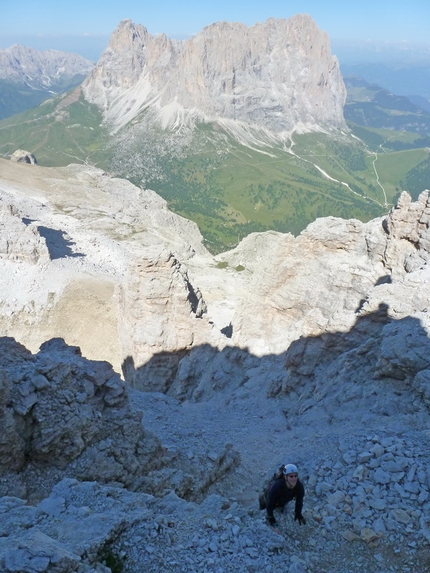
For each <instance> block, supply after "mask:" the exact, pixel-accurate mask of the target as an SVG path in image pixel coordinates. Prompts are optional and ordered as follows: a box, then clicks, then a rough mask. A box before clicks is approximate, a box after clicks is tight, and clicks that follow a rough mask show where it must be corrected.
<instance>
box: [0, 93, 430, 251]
mask: <svg viewBox="0 0 430 573" xmlns="http://www.w3.org/2000/svg"><path fill="white" fill-rule="evenodd" d="M141 120H142V121H141V122H140V123H135V124H134V125H133V126H128V127H127V128H124V129H123V130H122V131H121V132H119V133H117V134H115V135H114V136H111V135H109V133H108V130H107V129H106V128H105V127H104V126H103V124H102V116H101V113H100V111H99V110H98V108H96V107H95V106H92V105H89V104H88V103H87V102H86V101H85V100H84V99H83V97H82V95H81V93H80V90H79V89H76V90H75V91H73V92H70V93H69V94H67V95H66V96H64V97H62V98H56V99H54V100H49V101H47V102H45V103H43V104H42V105H40V106H39V107H38V108H36V109H33V110H30V111H27V112H24V113H22V114H20V115H17V116H14V117H12V118H8V119H6V120H3V121H1V122H0V153H1V154H3V155H6V156H7V155H10V154H11V153H13V151H15V150H16V149H18V148H23V149H26V150H27V151H30V152H32V153H34V154H35V156H36V158H37V160H38V162H39V163H40V164H42V165H51V166H57V165H66V164H68V163H71V162H82V163H90V164H93V165H96V166H98V167H101V168H103V169H106V170H109V171H111V172H113V173H115V174H116V175H118V176H121V177H125V178H127V179H129V180H131V181H132V182H133V183H135V184H137V185H141V186H144V187H148V188H151V189H154V190H155V191H157V192H158V193H159V194H160V195H161V196H162V197H164V198H165V199H166V200H167V202H168V204H169V207H170V208H171V209H172V210H173V211H175V212H176V213H179V214H181V215H183V216H185V217H187V218H189V219H191V220H193V221H195V222H196V223H197V224H198V225H199V227H200V229H201V232H202V234H203V236H204V237H205V240H206V244H207V246H208V248H209V249H210V250H211V251H213V252H219V251H222V250H225V249H227V248H230V247H232V246H234V245H236V244H237V242H238V241H239V240H240V239H242V238H243V237H244V236H246V235H247V234H249V233H250V232H252V231H264V230H267V229H274V230H278V231H282V232H291V233H293V234H298V233H299V232H300V231H301V230H303V229H304V228H305V227H306V226H307V225H308V224H309V223H310V222H311V221H313V220H315V218H317V217H324V216H328V215H334V216H340V217H344V218H352V217H354V218H357V219H360V220H362V221H367V220H369V219H371V218H374V217H377V216H380V215H381V214H383V213H385V212H387V210H388V209H389V207H390V206H391V205H392V204H393V203H395V201H396V199H397V197H398V195H399V194H400V192H401V190H402V189H408V190H409V187H408V186H410V187H411V188H410V191H411V192H412V193H413V194H414V195H417V194H418V193H419V192H421V191H422V190H423V189H424V188H425V187H428V181H429V180H430V177H429V175H430V165H429V154H428V151H427V148H426V145H427V143H426V141H427V140H426V137H425V136H422V135H419V134H416V133H408V132H398V131H395V130H392V129H373V128H372V129H369V128H366V127H363V126H359V125H357V124H354V123H352V122H351V123H350V124H349V126H350V129H351V133H349V134H340V133H337V134H335V135H334V134H332V135H327V134H322V133H313V134H305V135H294V136H293V138H292V140H291V141H288V142H287V143H282V142H279V143H278V144H273V143H272V144H271V145H270V146H269V145H268V144H263V143H262V144H261V145H259V147H258V148H257V147H256V145H255V144H254V146H253V147H250V146H247V145H244V144H240V143H238V141H237V140H235V139H233V138H232V137H231V136H229V135H228V134H227V133H226V132H224V131H223V129H222V128H221V127H220V126H219V125H217V124H211V125H199V126H197V127H196V128H195V129H191V128H184V127H183V128H181V130H180V131H178V132H168V133H167V132H163V131H161V130H160V129H156V128H154V127H151V126H149V125H148V124H147V122H145V117H142V118H141Z"/></svg>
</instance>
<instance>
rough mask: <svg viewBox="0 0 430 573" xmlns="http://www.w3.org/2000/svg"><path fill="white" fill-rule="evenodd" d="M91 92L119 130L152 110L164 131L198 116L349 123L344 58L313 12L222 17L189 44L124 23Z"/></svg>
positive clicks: (273, 127)
mask: <svg viewBox="0 0 430 573" xmlns="http://www.w3.org/2000/svg"><path fill="white" fill-rule="evenodd" d="M83 90H84V93H85V97H86V98H87V100H88V101H90V102H92V103H96V104H97V105H98V106H99V107H101V108H102V109H103V111H104V115H105V118H106V120H107V121H108V122H110V123H111V124H112V125H113V126H114V128H115V129H118V128H119V127H121V126H123V125H125V124H126V123H128V122H130V121H131V120H132V119H133V118H134V117H135V116H137V115H138V114H139V112H140V111H141V110H143V109H145V110H147V111H149V113H150V114H152V116H153V118H154V119H157V121H158V122H159V123H161V124H162V125H163V126H164V127H166V126H174V125H175V124H176V125H177V124H182V123H188V122H189V121H194V120H196V119H199V120H200V121H201V120H203V121H213V120H217V119H218V120H221V121H222V120H226V121H231V122H243V123H245V124H247V125H252V126H253V127H254V128H264V129H267V130H268V131H270V132H272V133H277V134H279V133H282V132H285V131H291V130H292V129H293V128H299V129H315V128H317V126H320V127H325V128H339V127H345V123H344V119H343V105H344V102H345V97H346V91H345V87H344V84H343V80H342V77H341V73H340V70H339V65H338V62H337V59H336V58H335V57H333V56H332V55H331V53H330V46H329V39H328V36H327V35H326V34H325V33H324V32H322V31H321V30H319V29H318V27H317V26H316V24H315V22H314V21H313V20H312V18H310V17H309V16H306V15H297V16H294V17H292V18H290V19H288V20H275V19H269V20H267V22H265V23H263V24H262V23H258V24H255V25H254V26H252V27H250V28H247V27H246V26H245V25H243V24H240V23H229V22H218V23H216V24H213V25H211V26H207V27H206V28H204V29H203V30H202V31H201V32H200V33H199V34H197V35H196V36H193V37H192V38H190V39H188V40H185V41H183V42H179V41H176V40H170V39H169V38H167V37H166V36H165V35H164V34H160V35H158V36H155V37H153V36H151V34H149V33H148V31H147V30H146V28H144V27H143V26H141V25H138V24H134V23H133V22H131V21H130V20H124V21H123V22H121V23H120V24H119V26H118V28H117V29H116V30H115V32H114V33H113V34H112V37H111V39H110V42H109V45H108V47H107V48H106V50H105V51H104V52H103V54H102V56H101V58H100V60H99V62H98V64H97V66H96V67H95V69H94V70H93V72H92V73H91V75H90V76H89V77H88V78H87V80H86V81H85V82H84V84H83Z"/></svg>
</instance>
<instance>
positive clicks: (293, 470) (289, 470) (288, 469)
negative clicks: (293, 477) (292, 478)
mask: <svg viewBox="0 0 430 573" xmlns="http://www.w3.org/2000/svg"><path fill="white" fill-rule="evenodd" d="M298 473H299V471H298V469H297V466H295V465H294V464H285V467H284V474H285V475H288V474H298Z"/></svg>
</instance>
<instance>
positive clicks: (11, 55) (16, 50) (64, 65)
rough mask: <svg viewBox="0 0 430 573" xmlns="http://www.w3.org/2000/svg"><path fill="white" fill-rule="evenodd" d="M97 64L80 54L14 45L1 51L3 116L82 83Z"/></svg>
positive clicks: (0, 103) (0, 72)
mask: <svg viewBox="0 0 430 573" xmlns="http://www.w3.org/2000/svg"><path fill="white" fill-rule="evenodd" d="M93 67H94V64H93V63H92V62H90V61H89V60H86V59H85V58H83V57H82V56H79V55H77V54H69V53H65V52H59V51H57V50H46V51H39V50H34V49H32V48H26V47H23V46H18V45H14V46H11V47H10V48H6V49H3V50H0V119H3V118H5V117H9V116H11V115H14V114H17V113H20V112H22V111H24V110H26V109H30V108H32V107H35V106H37V105H39V104H40V103H41V102H42V101H44V100H46V99H47V98H48V97H52V96H54V95H57V94H61V93H64V92H66V91H67V90H69V89H71V88H73V87H75V86H77V85H79V84H80V83H81V82H82V81H83V79H84V78H85V77H86V76H87V75H88V74H89V72H90V71H91V70H92V68H93Z"/></svg>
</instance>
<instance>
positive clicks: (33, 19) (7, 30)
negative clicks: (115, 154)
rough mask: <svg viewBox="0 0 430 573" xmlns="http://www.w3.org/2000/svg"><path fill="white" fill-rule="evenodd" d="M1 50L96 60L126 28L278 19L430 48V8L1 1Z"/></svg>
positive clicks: (265, 1) (367, 1) (423, 3)
mask: <svg viewBox="0 0 430 573" xmlns="http://www.w3.org/2000/svg"><path fill="white" fill-rule="evenodd" d="M0 1H1V6H0V8H1V10H0V48H6V47H8V46H10V45H12V44H22V45H25V46H30V47H34V48H37V49H48V48H54V49H60V50H65V51H73V52H77V53H81V54H82V55H84V56H86V57H89V58H90V59H93V60H96V59H97V58H98V56H99V54H100V52H101V51H102V50H103V48H104V47H105V46H106V44H107V42H108V39H109V35H110V34H111V33H112V32H113V30H114V29H115V28H116V26H117V25H118V23H119V22H120V21H121V20H124V19H126V18H130V19H131V20H133V21H134V22H135V23H138V24H142V25H143V26H145V27H146V28H147V29H148V30H149V32H150V33H152V34H157V33H159V32H164V33H166V34H167V35H168V36H169V37H172V38H173V37H175V38H185V37H188V36H190V35H193V34H196V33H198V32H199V31H200V30H201V29H202V28H203V27H204V26H207V25H209V24H212V23H213V22H217V21H220V20H228V21H235V22H243V23H244V24H246V25H248V26H251V25H253V24H255V23H256V22H259V21H260V22H264V21H265V20H267V19H268V18H270V17H275V18H289V17H290V16H292V15H294V14H298V13H307V14H310V15H311V16H312V17H313V18H314V20H315V21H316V23H317V24H318V26H319V27H320V28H321V29H323V30H325V31H326V32H327V33H328V34H329V36H330V38H331V39H332V41H334V40H344V41H363V42H364V41H373V42H406V43H423V44H427V45H428V46H429V45H430V2H429V0H410V1H408V0H402V1H399V0H361V1H351V0H341V1H330V0H313V1H306V0H302V1H288V0H259V1H258V2H257V1H256V0H215V1H214V2H210V3H206V2H204V1H202V0H188V1H187V2H184V1H182V0H155V1H152V2H148V1H146V2H145V1H144V0H120V1H119V2H108V1H106V0H104V1H103V2H101V1H100V0H73V1H72V2H67V3H63V2H59V1H58V0H38V2H34V0H31V1H30V0H20V2H19V3H18V4H14V3H12V2H10V0H0Z"/></svg>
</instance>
